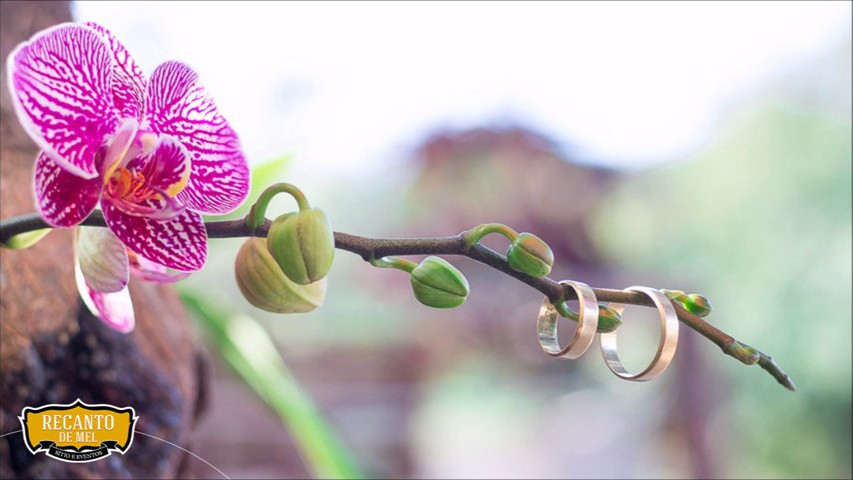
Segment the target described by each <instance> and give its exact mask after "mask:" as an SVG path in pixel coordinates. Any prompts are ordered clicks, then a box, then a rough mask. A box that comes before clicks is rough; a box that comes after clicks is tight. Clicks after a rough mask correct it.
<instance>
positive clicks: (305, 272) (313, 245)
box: [267, 208, 335, 285]
mask: <svg viewBox="0 0 853 480" xmlns="http://www.w3.org/2000/svg"><path fill="white" fill-rule="evenodd" d="M267 248H268V249H269V251H270V253H271V254H272V256H273V258H275V261H276V262H278V265H279V267H281V270H282V271H283V272H284V274H285V275H287V277H288V278H290V279H291V280H293V281H294V282H296V283H298V284H300V285H307V284H309V283H313V282H316V281H317V280H320V279H321V278H323V277H325V276H326V274H328V273H329V269H331V268H332V259H333V258H334V256H335V237H334V233H333V232H332V227H331V225H329V221H328V220H327V219H326V214H324V213H323V211H322V210H320V209H317V208H306V209H304V210H301V211H300V212H298V213H289V214H286V215H282V216H280V217H278V218H277V219H275V221H273V223H272V226H271V227H270V231H269V233H268V234H267Z"/></svg>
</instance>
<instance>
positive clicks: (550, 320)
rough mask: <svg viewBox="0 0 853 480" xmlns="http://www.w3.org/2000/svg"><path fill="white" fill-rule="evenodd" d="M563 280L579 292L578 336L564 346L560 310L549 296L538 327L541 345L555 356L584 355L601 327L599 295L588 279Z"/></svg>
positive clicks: (540, 309) (563, 282)
mask: <svg viewBox="0 0 853 480" xmlns="http://www.w3.org/2000/svg"><path fill="white" fill-rule="evenodd" d="M560 284H561V285H565V286H567V287H571V288H573V289H574V290H575V292H577V295H578V304H579V305H580V312H578V315H579V317H580V318H579V319H578V328H577V330H575V336H574V337H572V340H571V341H570V342H569V343H568V345H566V346H565V347H561V346H560V340H559V338H557V320H558V319H559V318H560V314H559V313H558V312H557V309H556V308H554V305H553V304H551V301H550V300H548V297H545V300H543V301H542V306H541V307H539V318H538V319H537V320H536V330H537V332H538V334H539V335H538V337H539V345H540V346H541V347H542V350H544V351H545V353H547V354H548V355H551V356H553V357H563V358H569V359H574V358H578V357H580V356H581V355H583V354H584V352H586V351H587V349H589V346H590V345H592V342H593V341H595V332H596V330H598V301H597V300H596V298H595V292H593V291H592V289H591V288H590V287H589V285H587V284H585V283H581V282H574V281H569V280H563V281H562V282H560Z"/></svg>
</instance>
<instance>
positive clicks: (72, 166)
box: [7, 24, 119, 178]
mask: <svg viewBox="0 0 853 480" xmlns="http://www.w3.org/2000/svg"><path fill="white" fill-rule="evenodd" d="M112 65H113V60H112V54H111V53H110V51H109V49H108V47H107V45H106V44H105V43H104V41H103V40H102V39H101V38H100V37H99V36H98V34H97V33H96V32H95V31H94V30H92V29H90V28H88V27H83V26H80V25H74V24H62V25H58V26H56V27H53V28H50V29H47V30H44V31H42V32H40V33H38V34H36V35H35V36H34V37H33V38H32V39H31V40H30V41H29V42H28V43H26V42H25V43H22V44H20V45H18V47H17V48H15V50H14V51H13V52H12V53H11V54H10V55H9V59H8V61H7V68H8V82H9V87H10V89H11V94H12V99H13V104H14V105H15V111H16V112H17V114H18V119H19V120H20V122H21V124H22V125H23V126H24V129H26V130H27V132H28V133H29V134H30V136H31V137H32V138H33V140H34V141H35V142H36V143H37V144H38V145H39V146H40V147H41V148H42V150H44V151H45V152H46V153H47V154H48V155H50V156H51V158H53V159H54V160H55V161H56V162H57V163H59V164H60V165H61V166H62V167H63V168H65V169H66V170H68V171H70V172H72V173H74V174H76V175H79V176H81V177H84V178H93V177H95V176H97V175H98V171H97V169H96V166H95V155H96V153H97V151H98V149H99V147H100V146H101V144H102V143H103V142H104V140H105V137H107V136H108V135H111V134H112V133H113V132H115V130H116V128H117V127H118V123H119V118H118V112H117V110H116V109H115V106H114V105H113V102H112V84H111V77H112V73H111V72H112V68H113V66H112Z"/></svg>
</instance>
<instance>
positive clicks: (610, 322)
mask: <svg viewBox="0 0 853 480" xmlns="http://www.w3.org/2000/svg"><path fill="white" fill-rule="evenodd" d="M619 325H622V316H621V315H619V312H617V311H616V309H614V308H613V307H610V306H607V305H604V304H598V333H610V332H612V331H614V330H616V329H617V328H619Z"/></svg>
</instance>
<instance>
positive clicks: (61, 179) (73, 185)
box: [34, 152, 103, 227]
mask: <svg viewBox="0 0 853 480" xmlns="http://www.w3.org/2000/svg"><path fill="white" fill-rule="evenodd" d="M34 189H35V197H36V206H37V207H38V209H39V212H40V213H41V216H42V218H44V220H45V221H46V222H47V223H49V224H50V225H53V226H54V227H70V226H72V225H77V224H78V223H80V222H82V221H83V219H85V218H86V217H88V216H89V214H90V213H92V210H94V209H95V206H96V205H98V198H100V196H101V190H102V189H103V183H102V182H101V179H100V178H92V179H90V180H87V179H85V178H80V177H78V176H77V175H74V174H72V173H69V172H68V171H67V170H65V169H63V168H62V167H60V166H59V165H58V164H57V163H56V162H54V161H53V159H51V158H50V157H49V156H47V154H45V153H44V152H41V153H39V155H38V157H37V158H36V167H35V179H34Z"/></svg>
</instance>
